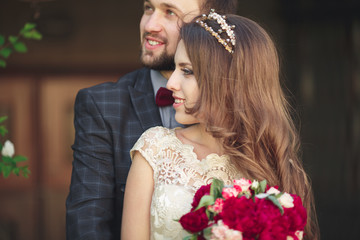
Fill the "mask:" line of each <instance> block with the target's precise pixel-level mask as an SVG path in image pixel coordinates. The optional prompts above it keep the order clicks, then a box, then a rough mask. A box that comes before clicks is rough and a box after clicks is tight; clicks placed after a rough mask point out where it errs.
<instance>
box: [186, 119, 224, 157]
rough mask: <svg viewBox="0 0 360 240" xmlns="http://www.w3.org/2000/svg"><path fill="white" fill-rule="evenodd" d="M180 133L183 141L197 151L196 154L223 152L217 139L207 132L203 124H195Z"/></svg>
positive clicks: (219, 153)
mask: <svg viewBox="0 0 360 240" xmlns="http://www.w3.org/2000/svg"><path fill="white" fill-rule="evenodd" d="M180 134H181V135H182V137H183V140H184V141H183V142H185V143H187V144H191V145H193V146H194V151H195V152H199V153H198V155H209V154H211V153H216V154H218V155H222V154H223V152H222V147H221V143H220V141H219V139H217V138H214V137H213V136H212V135H211V134H210V133H209V132H207V131H206V129H205V126H204V125H203V124H195V125H192V126H190V127H188V128H185V129H183V131H182V132H181V133H180ZM201 153H202V154H201Z"/></svg>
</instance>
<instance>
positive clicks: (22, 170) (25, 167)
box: [20, 166, 31, 178]
mask: <svg viewBox="0 0 360 240" xmlns="http://www.w3.org/2000/svg"><path fill="white" fill-rule="evenodd" d="M20 170H21V172H22V175H23V176H24V177H26V178H28V177H29V174H30V173H31V171H30V170H29V169H28V166H24V167H20Z"/></svg>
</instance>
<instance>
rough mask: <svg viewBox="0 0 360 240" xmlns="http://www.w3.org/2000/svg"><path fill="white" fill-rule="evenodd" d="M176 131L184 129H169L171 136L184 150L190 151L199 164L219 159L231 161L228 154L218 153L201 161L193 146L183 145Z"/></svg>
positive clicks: (211, 154)
mask: <svg viewBox="0 0 360 240" xmlns="http://www.w3.org/2000/svg"><path fill="white" fill-rule="evenodd" d="M176 129H183V128H182V127H176V128H172V129H169V130H170V133H171V135H172V136H173V137H174V139H175V140H176V141H177V142H179V143H180V144H181V145H182V146H183V147H184V148H186V149H188V150H189V152H190V153H191V154H192V155H193V156H194V158H195V159H196V160H198V161H199V162H203V161H206V160H208V159H213V158H218V159H221V160H226V161H229V160H230V157H229V156H228V155H226V154H223V155H219V154H217V153H210V154H208V155H206V156H205V157H204V158H202V159H199V157H198V155H197V154H196V153H195V151H194V146H193V145H191V144H187V143H183V142H182V141H181V140H180V138H179V137H178V136H177V135H176Z"/></svg>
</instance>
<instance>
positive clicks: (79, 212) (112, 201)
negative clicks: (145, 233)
mask: <svg viewBox="0 0 360 240" xmlns="http://www.w3.org/2000/svg"><path fill="white" fill-rule="evenodd" d="M74 124H75V129H76V135H75V143H74V145H73V146H72V148H73V150H74V161H73V172H72V177H71V186H70V193H69V196H68V198H67V200H66V236H67V239H117V240H118V239H120V227H121V216H122V206H123V198H124V190H125V182H126V178H127V174H128V171H129V167H130V162H131V160H130V155H129V150H130V149H131V148H132V146H133V145H134V144H135V142H136V141H137V139H138V138H139V137H140V135H141V134H142V133H143V132H144V131H145V130H146V129H148V128H150V127H153V126H160V125H162V123H161V118H160V114H159V110H158V107H157V106H156V104H155V101H154V92H153V87H152V84H151V79H150V70H149V69H147V68H142V69H139V70H137V71H134V72H131V73H129V74H127V75H125V76H123V77H122V78H121V79H120V80H119V81H118V82H116V83H103V84H100V85H97V86H94V87H90V88H87V89H82V90H80V91H79V93H78V95H77V97H76V101H75V120H74Z"/></svg>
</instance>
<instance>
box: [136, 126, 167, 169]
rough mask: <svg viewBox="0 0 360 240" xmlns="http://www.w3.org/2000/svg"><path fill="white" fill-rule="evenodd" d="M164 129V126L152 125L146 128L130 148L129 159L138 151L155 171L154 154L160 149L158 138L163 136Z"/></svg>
mask: <svg viewBox="0 0 360 240" xmlns="http://www.w3.org/2000/svg"><path fill="white" fill-rule="evenodd" d="M166 130H167V129H166V128H164V127H153V128H150V129H148V130H146V131H145V132H144V133H143V134H142V135H141V136H140V138H139V139H138V140H137V142H136V143H135V145H134V146H133V148H132V149H131V150H130V157H131V159H133V157H134V155H135V152H136V151H138V152H139V153H140V154H141V155H142V156H143V157H144V158H145V160H146V161H147V162H148V163H149V164H150V166H151V168H152V169H153V170H154V172H156V162H155V156H156V155H157V154H158V152H159V151H160V148H161V143H160V141H159V140H161V139H162V138H163V137H164V135H165V134H166Z"/></svg>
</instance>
